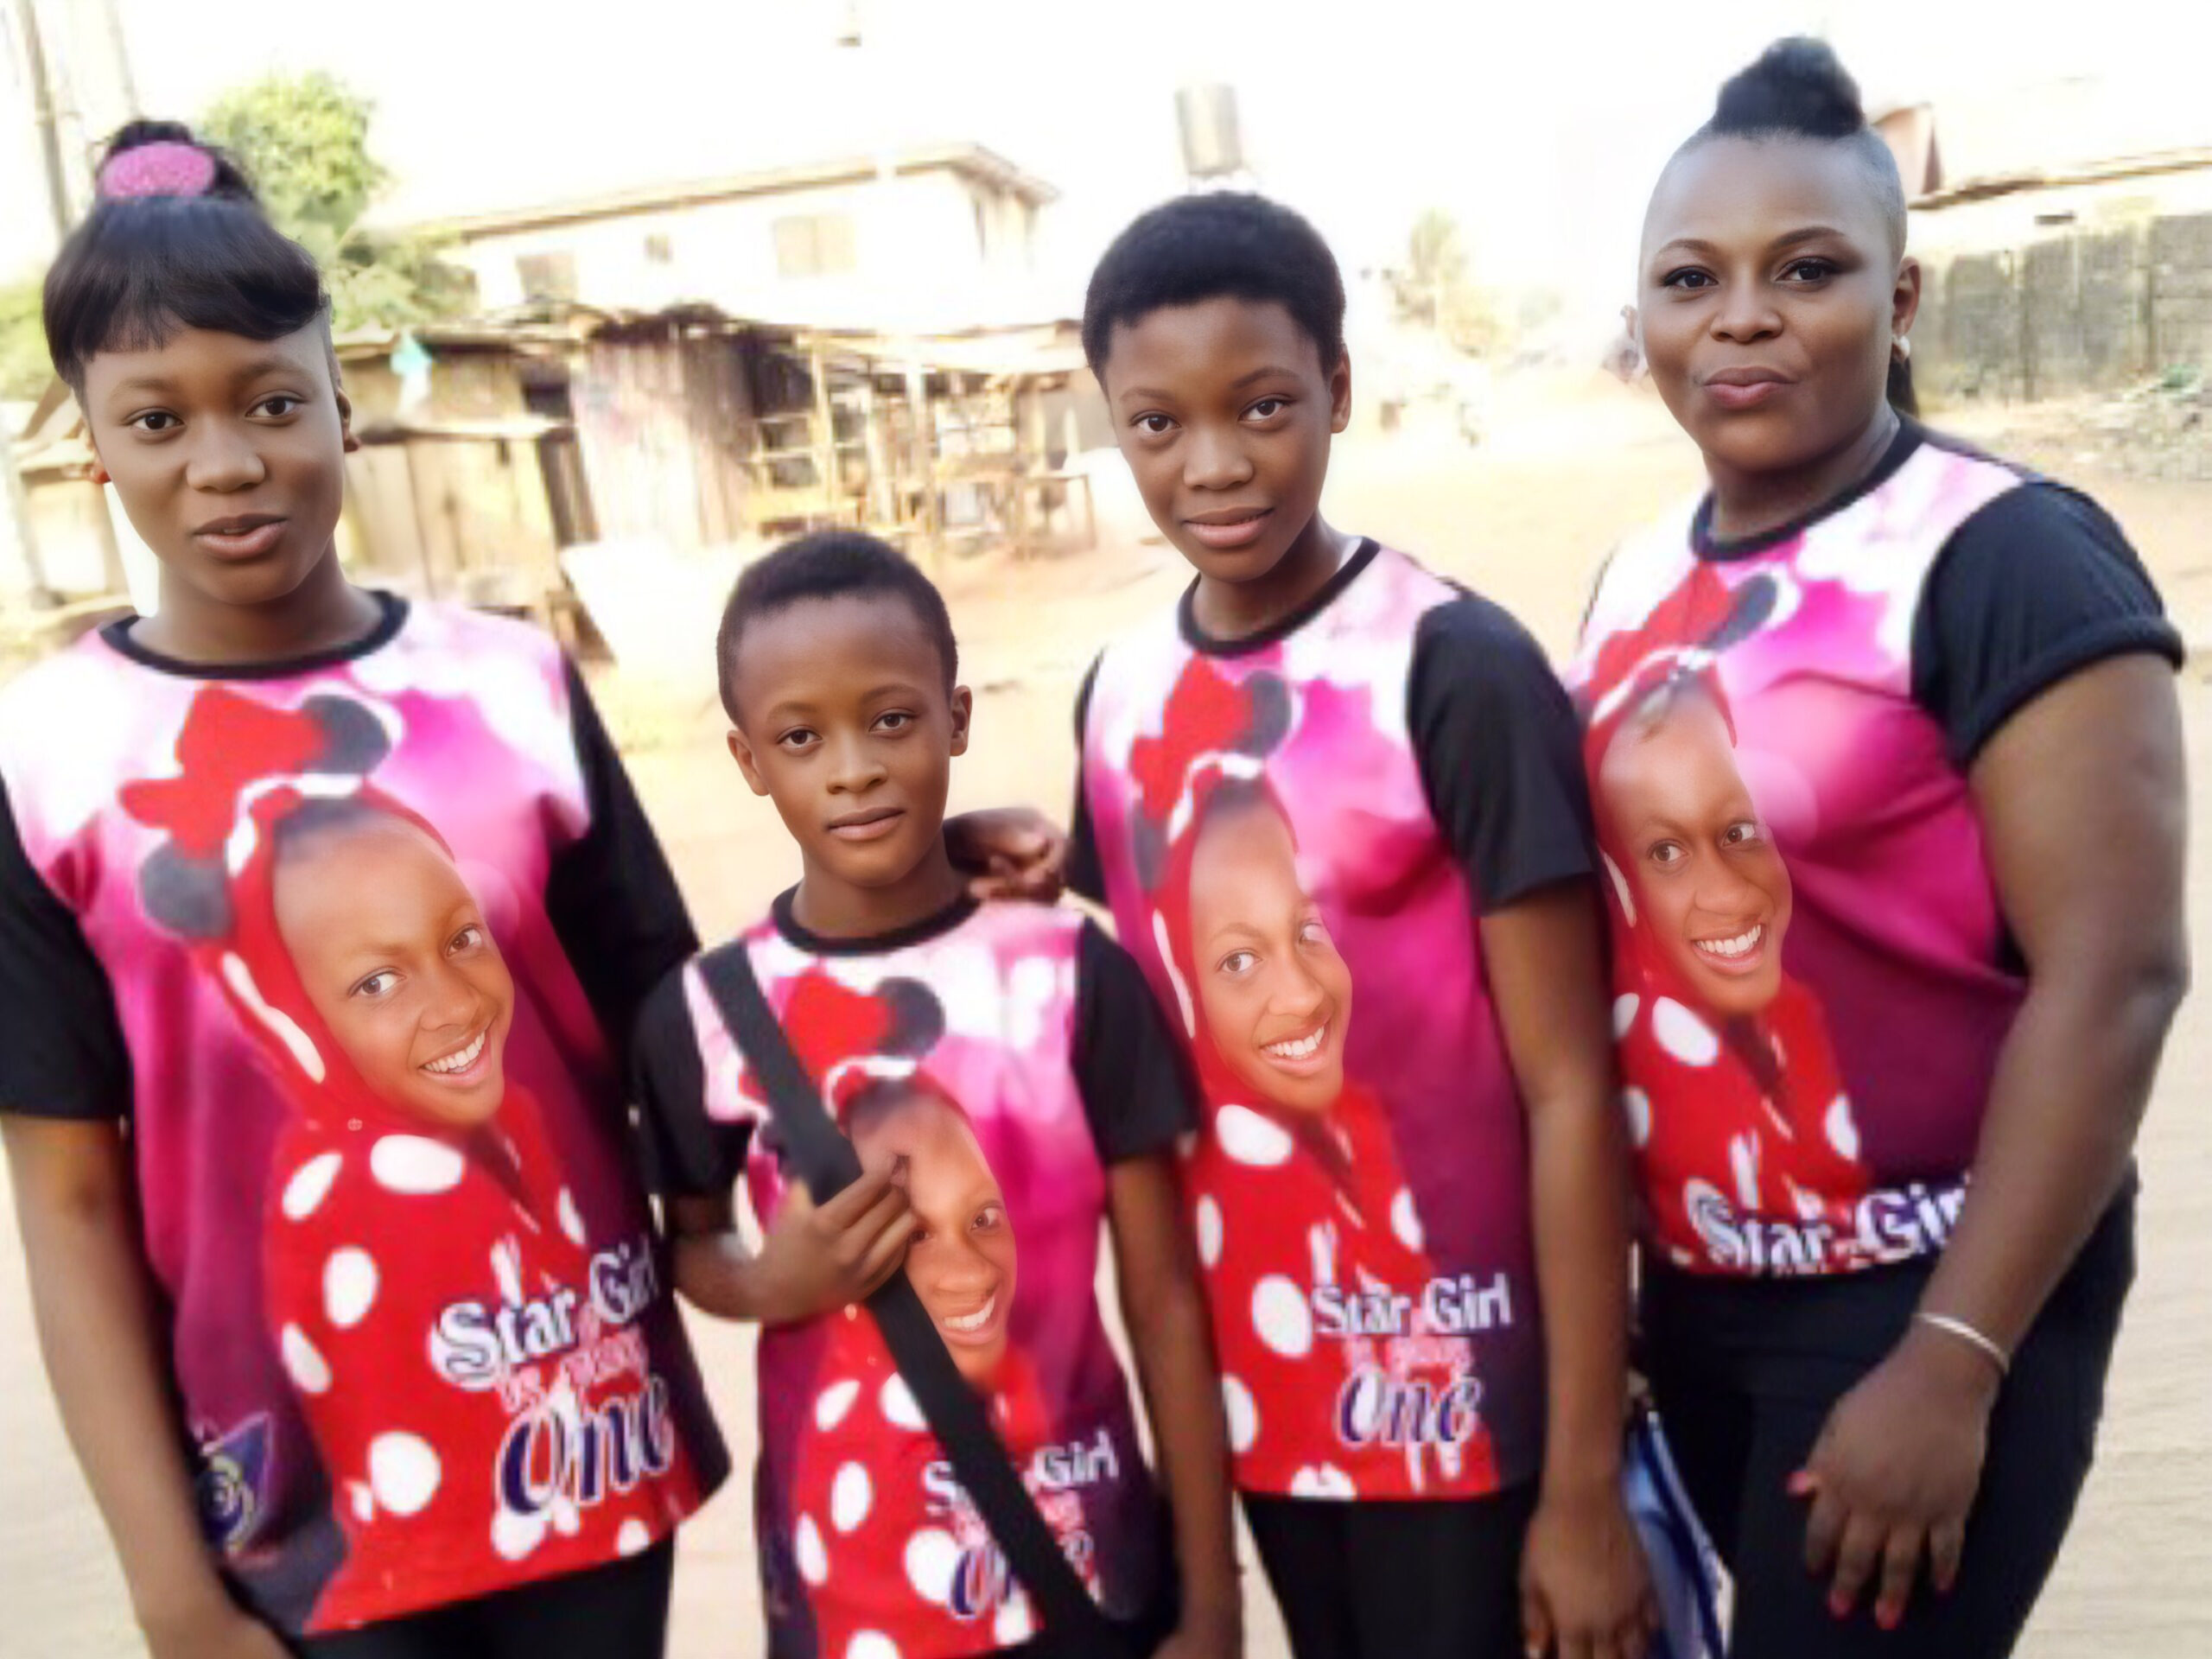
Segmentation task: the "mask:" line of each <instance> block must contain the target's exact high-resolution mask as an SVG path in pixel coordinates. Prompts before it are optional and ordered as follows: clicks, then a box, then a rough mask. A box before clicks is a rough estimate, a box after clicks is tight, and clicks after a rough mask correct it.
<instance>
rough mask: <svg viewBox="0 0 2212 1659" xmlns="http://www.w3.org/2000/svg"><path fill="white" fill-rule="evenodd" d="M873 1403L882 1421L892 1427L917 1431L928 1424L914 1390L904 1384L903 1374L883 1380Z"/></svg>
mask: <svg viewBox="0 0 2212 1659" xmlns="http://www.w3.org/2000/svg"><path fill="white" fill-rule="evenodd" d="M875 1403H876V1405H877V1406H878V1407H879V1408H880V1409H881V1410H882V1412H883V1417H884V1421H886V1422H887V1423H889V1424H890V1425H891V1426H892V1427H893V1428H904V1429H908V1430H912V1431H913V1432H916V1433H918V1432H920V1431H921V1430H923V1429H925V1428H927V1427H929V1426H930V1425H929V1419H927V1418H926V1417H925V1416H923V1415H922V1408H921V1404H920V1402H918V1401H917V1400H916V1399H915V1398H914V1391H913V1390H912V1389H910V1388H908V1387H907V1386H906V1378H905V1377H903V1376H893V1377H892V1378H891V1379H890V1380H889V1381H888V1382H887V1383H884V1385H883V1389H882V1391H881V1392H880V1393H879V1394H878V1395H876V1396H875Z"/></svg>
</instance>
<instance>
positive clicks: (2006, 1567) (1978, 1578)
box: [1643, 1181, 2135, 1659]
mask: <svg viewBox="0 0 2212 1659" xmlns="http://www.w3.org/2000/svg"><path fill="white" fill-rule="evenodd" d="M1934 1267H1935V1264H1934V1262H1932V1261H1929V1262H1911V1263H1907V1264H1904V1265H1901V1266H1897V1267H1891V1268H1874V1269H1871V1270H1869V1271H1867V1272H1864V1273H1859V1274H1845V1275H1841V1276H1839V1277H1836V1278H1832V1279H1826V1280H1821V1281H1810V1280H1791V1281H1774V1280H1761V1281H1741V1280H1722V1279H1717V1278H1712V1277H1708V1276H1702V1275H1696V1274H1683V1273H1679V1272H1675V1271H1671V1270H1668V1269H1664V1268H1661V1269H1656V1270H1654V1271H1653V1272H1652V1273H1651V1274H1650V1275H1649V1280H1648V1281H1647V1283H1646V1285H1645V1287H1644V1295H1643V1338H1644V1342H1645V1345H1646V1353H1645V1367H1646V1370H1647V1372H1648V1374H1649V1376H1650V1379H1651V1386H1652V1391H1653V1393H1654V1394H1655V1395H1656V1397H1657V1402H1658V1407H1659V1419H1660V1421H1661V1423H1662V1426H1663V1427H1665V1429H1666V1432H1667V1439H1668V1442H1669V1445H1670V1446H1671V1447H1672V1448H1673V1451H1674V1454H1675V1462H1676V1464H1677V1465H1679V1467H1680V1468H1681V1475H1682V1483H1683V1484H1684V1485H1685V1486H1687V1487H1688V1489H1689V1493H1690V1498H1691V1501H1692V1502H1693V1503H1695V1504H1696V1506H1697V1510H1698V1513H1699V1515H1700V1517H1701V1518H1702V1519H1703V1520H1704V1522H1705V1524H1706V1527H1707V1529H1708V1530H1709V1531H1710V1532H1711V1533H1712V1535H1713V1543H1714V1545H1715V1546H1716V1547H1717V1548H1719V1551H1720V1554H1721V1558H1722V1559H1723V1560H1726V1562H1727V1563H1728V1566H1729V1568H1730V1571H1731V1573H1732V1576H1733V1578H1734V1580H1735V1592H1736V1594H1735V1617H1734V1619H1733V1624H1732V1634H1731V1638H1730V1643H1729V1652H1730V1653H1731V1655H1732V1656H1734V1659H1778V1656H1787V1659H2004V1656H2005V1655H2008V1654H2010V1653H2011V1652H2012V1648H2013V1644H2014V1643H2016V1642H2017V1641H2018V1639H2019V1635H2020V1631H2021V1629H2022V1627H2024V1625H2025V1624H2027V1621H2028V1615H2029V1613H2030V1612H2031V1611H2032V1610H2033V1609H2034V1606H2035V1603H2036V1598H2037V1596H2038V1595H2039V1594H2040V1593H2041V1592H2042V1590H2043V1586H2044V1580H2045V1579H2046V1578H2048V1577H2049V1576H2050V1569H2051V1567H2052V1564H2053V1563H2054V1562H2056V1560H2057V1559H2058V1550H2059V1546H2060V1545H2061V1544H2062V1543H2063V1542H2064V1541H2065V1537H2066V1529H2067V1527H2068V1525H2069V1522H2071V1521H2072V1519H2073V1516H2074V1503H2075V1499H2076V1498H2077V1497H2079V1496H2080V1495H2081V1491H2082V1481H2083V1480H2084V1479H2085V1478H2087V1477H2088V1472H2089V1461H2090V1456H2091V1452H2092V1451H2093V1448H2094V1442H2095V1438H2096V1428H2097V1419H2098V1417H2099V1415H2100V1414H2101V1413H2102V1411H2103V1408H2104V1388H2105V1374H2106V1372H2107V1370H2109V1369H2110V1367H2111V1364H2112V1350H2113V1339H2114V1338H2115V1337H2116V1336H2117V1335H2118V1333H2119V1329H2120V1306H2121V1304H2122V1303H2123V1302H2124V1301H2125V1300H2126V1296H2127V1288H2128V1285H2129V1283H2130V1282H2131V1281H2133V1278H2134V1274H2135V1204H2134V1193H2133V1182H2132V1181H2131V1183H2130V1186H2129V1190H2128V1191H2127V1192H2126V1193H2124V1194H2123V1195H2122V1196H2121V1198H2120V1199H2119V1200H2118V1201H2117V1202H2115V1203H2114V1204H2113V1207H2112V1209H2111V1210H2110V1211H2108V1212H2107V1214H2106V1215H2105V1217H2104V1218H2103V1220H2102V1221H2101V1222H2100V1223H2099V1224H2098V1225H2097V1229H2096V1231H2095V1232H2094V1234H2092V1235H2091V1236H2090V1239H2089V1242H2088V1243H2087V1244H2086V1245H2084V1246H2083V1247H2082V1254H2081V1255H2080V1256H2079V1257H2078V1258H2076V1260H2075V1263H2074V1266H2073V1267H2072V1268H2070V1269H2069V1271H2068V1273H2067V1275H2066V1277H2065V1279H2064V1280H2063V1281H2061V1283H2060V1285H2059V1287H2058V1289H2057V1290H2056V1292H2055V1293H2053V1294H2052V1296H2051V1298H2050V1301H2049V1302H2048V1303H2047V1304H2046V1305H2045V1306H2044V1311H2043V1313H2042V1315H2041V1316H2040V1317H2039V1318H2038V1319H2037V1321H2036V1323H2035V1325H2034V1326H2033V1327H2032V1328H2031V1330H2030V1331H2029V1332H2028V1335H2027V1338H2026V1339H2025V1340H2024V1342H2022V1343H2021V1344H2020V1349H2019V1351H2018V1353H2017V1354H2015V1355H2014V1356H2013V1357H2012V1373H2011V1375H2010V1376H2008V1377H2007V1378H2006V1379H2005V1386H2004V1388H2003V1389H2002V1390H2001V1391H2000V1392H1999V1395H1998V1397H1997V1405H1996V1408H1995V1409H1994V1410H1993V1412H1992V1414H1991V1416H1990V1421H1989V1452H1988V1458H1987V1460H1986V1463H1985V1464H1984V1465H1983V1470H1982V1478H1981V1488H1980V1491H1979V1492H1978V1493H1977V1494H1976V1495H1975V1498H1974V1510H1973V1513H1972V1514H1971V1515H1970V1516H1969V1517H1968V1519H1967V1541H1966V1554H1965V1557H1964V1559H1963V1561H1962V1563H1961V1570H1960V1573H1959V1579H1958V1582H1957V1584H1956V1585H1955V1586H1954V1587H1953V1589H1952V1590H1951V1592H1950V1593H1949V1594H1948V1595H1942V1596H1939V1595H1937V1594H1936V1593H1935V1592H1933V1591H1932V1590H1931V1589H1930V1588H1929V1586H1928V1583H1927V1580H1926V1579H1925V1577H1924V1576H1923V1579H1922V1580H1921V1582H1920V1584H1919V1585H1918V1586H1917V1587H1916V1589H1915V1590H1914V1592H1913V1597H1912V1600H1911V1602H1910V1604H1909V1605H1908V1606H1907V1608H1906V1611H1905V1618H1904V1624H1902V1625H1900V1626H1899V1627H1898V1628H1897V1630H1893V1631H1884V1630H1880V1629H1878V1627H1877V1626H1876V1625H1875V1623H1874V1618H1873V1613H1872V1594H1871V1593H1870V1594H1869V1595H1868V1596H1867V1597H1866V1599H1864V1600H1862V1601H1861V1603H1860V1605H1859V1609H1858V1611H1855V1612H1853V1614H1852V1616H1851V1617H1850V1618H1847V1619H1838V1618H1834V1617H1833V1616H1832V1615H1831V1614H1830V1613H1829V1612H1828V1611H1827V1581H1826V1580H1819V1579H1815V1578H1814V1577H1813V1576H1812V1574H1810V1573H1808V1572H1807V1571H1806V1570H1805V1565H1804V1559H1803V1549H1804V1541H1805V1516H1806V1506H1805V1504H1804V1503H1803V1502H1802V1500H1799V1499H1796V1498H1793V1497H1789V1495H1788V1493H1787V1491H1785V1490H1784V1487H1785V1483H1786V1482H1787V1481H1788V1480H1789V1476H1790V1474H1791V1472H1792V1471H1795V1470H1796V1469H1797V1468H1799V1467H1800V1466H1802V1464H1803V1463H1804V1460H1805V1459H1806V1458H1807V1457H1808V1455H1809V1454H1810V1453H1811V1451H1812V1448H1813V1442H1814V1441H1815V1440H1816V1439H1817V1438H1818V1437H1819V1434H1820V1432H1821V1426H1822V1425H1823V1424H1824V1423H1825V1422H1826V1421H1827V1415H1828V1412H1829V1409H1830V1408H1832V1407H1833V1406H1834V1404H1835V1402H1837V1401H1838V1400H1839V1399H1840V1398H1841V1397H1842V1395H1844V1394H1845V1393H1846V1392H1847V1391H1848V1390H1849V1389H1851V1387H1852V1386H1853V1384H1855V1383H1857V1382H1858V1381H1859V1379H1860V1378H1861V1377H1863V1376H1866V1373H1867V1372H1868V1371H1869V1370H1872V1368H1873V1367H1874V1366H1875V1365H1876V1364H1877V1363H1879V1361H1880V1360H1881V1359H1882V1357H1884V1356H1885V1354H1887V1353H1888V1352H1889V1351H1890V1350H1891V1347H1893V1346H1894V1345H1895V1344H1896V1343H1897V1339H1898V1338H1900V1337H1901V1336H1902V1335H1903V1334H1904V1330H1905V1328H1906V1325H1907V1323H1908V1322H1909V1321H1910V1319H1911V1317H1912V1311H1913V1309H1914V1307H1915V1306H1916V1305H1917V1304H1918V1301H1919V1299H1920V1294H1921V1291H1922V1289H1923V1287H1924V1286H1925V1285H1926V1284H1927V1282H1928V1277H1929V1274H1930V1273H1931V1272H1933V1271H1934Z"/></svg>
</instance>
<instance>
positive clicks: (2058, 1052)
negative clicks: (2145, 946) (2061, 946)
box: [1921, 935, 2189, 1354]
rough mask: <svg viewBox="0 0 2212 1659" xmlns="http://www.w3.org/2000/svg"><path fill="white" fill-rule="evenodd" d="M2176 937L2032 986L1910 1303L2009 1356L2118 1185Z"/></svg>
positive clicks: (2161, 1028) (2166, 993)
mask: <svg viewBox="0 0 2212 1659" xmlns="http://www.w3.org/2000/svg"><path fill="white" fill-rule="evenodd" d="M2188 977H2189V974H2188V966H2187V956H2186V947H2185V946H2184V945H2183V943H2182V942H2181V940H2180V938H2179V937H2178V935H2177V936H2176V937H2175V938H2173V939H2172V940H2171V941H2169V942H2167V944H2165V946H2164V948H2163V949H2152V950H2146V951H2145V952H2143V953H2142V954H2140V955H2138V956H2134V957H2132V958H2131V959H2129V960H2127V961H2126V962H2123V963H2116V964H2113V965H2112V966H2111V967H2109V968H2107V969H2106V970H2104V971H2102V972H2099V971H2097V970H2096V969H2094V966H2091V967H2089V968H2088V969H2077V970H2075V971H2073V972H2065V971H2057V972H2052V973H2048V974H2043V975H2038V976H2037V977H2036V978H2035V980H2034V981H2033V982H2031V988H2030V990H2029V993H2028V997H2027V1000H2026V1001H2025V1002H2024V1004H2023V1005H2022V1006H2021V1008H2020V1012H2019V1014H2018V1017H2017V1018H2016V1019H2015V1020H2014V1021H2013V1024H2012V1031H2011V1033H2009V1034H2008V1035H2007V1036H2006V1038H2005V1046H2004V1048H2003V1050H2002V1051H2001V1052H2000V1053H1999V1057H1998V1065H1997V1073H1996V1077H1995V1080H1994V1082H1993V1085H1992V1088H1991V1090H1990V1101H1989V1111H1988V1116H1986V1118H1985V1119H1984V1121H1983V1124H1982V1130H1981V1141H1980V1147H1979V1148H1978V1150H1977V1152H1976V1154H1975V1159H1974V1172H1973V1176H1972V1179H1971V1180H1970V1181H1969V1183H1968V1185H1967V1198H1966V1204H1965V1206H1964V1208H1963V1209H1962V1210H1961V1212H1960V1217H1959V1224H1958V1228H1957V1230H1956V1231H1955V1233H1954V1235H1953V1236H1952V1238H1951V1241H1950V1243H1948V1246H1946V1248H1945V1249H1944V1251H1943V1256H1942V1262H1941V1263H1940V1264H1939V1265H1938V1267H1937V1268H1936V1273H1935V1274H1934V1276H1933V1277H1932V1278H1931V1279H1930V1281H1929V1285H1928V1288H1927V1290H1926V1291H1925V1292H1924V1293H1923V1296H1922V1299H1921V1306H1923V1308H1926V1309H1928V1310H1929V1311H1930V1312H1933V1313H1942V1314H1945V1315H1947V1316H1948V1317H1950V1318H1953V1319H1963V1320H1965V1321H1966V1322H1967V1324H1969V1325H1973V1326H1974V1329H1975V1330H1977V1331H1979V1332H1981V1333H1982V1334H1983V1335H1984V1336H1986V1337H1987V1338H1990V1340H1992V1341H1993V1342H1994V1343H1996V1344H1998V1346H1999V1347H2000V1348H2002V1349H2003V1350H2004V1351H2005V1352H2006V1353H2008V1354H2009V1353H2011V1352H2012V1351H2013V1350H2014V1349H2015V1348H2016V1347H2018V1344H2019V1343H2020V1340H2021V1338H2023V1337H2024V1336H2025V1335H2026V1333H2027V1331H2028V1327H2029V1326H2030V1325H2032V1324H2034V1322H2035V1319H2036V1315H2037V1313H2040V1312H2041V1311H2042V1308H2043V1305H2044V1301H2045V1300H2048V1299H2049V1297H2050V1293H2051V1291H2052V1290H2053V1289H2054V1288H2056V1286H2057V1283H2058V1281H2059V1280H2060V1279H2061V1278H2062V1277H2063V1276H2064V1274H2065V1273H2066V1270H2067V1268H2069V1266H2070V1265H2071V1264H2072V1262H2073V1261H2074V1257H2075V1255H2076V1254H2077V1253H2078V1252H2079V1251H2080V1249H2081V1248H2082V1243H2083V1242H2084V1241H2085V1240H2086V1239H2087V1238H2088V1236H2089V1233H2090V1231H2091V1230H2092V1229H2093V1228H2094V1226H2095V1225H2096V1223H2097V1218H2098V1217H2100V1216H2101V1215H2102V1214H2103V1213H2104V1211H2105V1210H2106V1209H2107V1207H2108V1206H2109V1205H2111V1203H2112V1200H2113V1195H2114V1194H2115V1193H2116V1192H2118V1191H2119V1189H2120V1183H2121V1181H2122V1180H2123V1179H2125V1177H2126V1171H2127V1166H2128V1160H2129V1159H2130V1157H2131V1155H2132V1154H2133V1150H2134V1146H2135V1134H2136V1130H2137V1128H2138V1127H2139V1125H2140V1123H2141V1122H2142V1118H2143V1112H2144V1109H2145V1106H2146V1105H2147V1104H2148V1103H2149V1099H2150V1092H2151V1083H2152V1077H2153V1076H2154V1075H2155V1074H2156V1072H2157V1070H2158V1055H2159V1052H2160V1051H2161V1050H2162V1049H2163V1048H2164V1044H2165V1039H2166V1032H2167V1030H2168V1028H2169V1027H2171V1025H2172V1023H2173V1018H2174V1014H2175V1011H2176V1009H2177V1007H2179V1006H2180V1003H2181V999H2182V995H2183V991H2184V990H2185V988H2186V987H2187V984H2188Z"/></svg>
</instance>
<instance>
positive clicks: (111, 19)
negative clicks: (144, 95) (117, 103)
mask: <svg viewBox="0 0 2212 1659" xmlns="http://www.w3.org/2000/svg"><path fill="white" fill-rule="evenodd" d="M99 8H100V19H101V21H102V22H105V23H106V25H107V44H108V55H109V56H110V57H111V58H112V59H113V60H114V61H115V85H116V90H117V91H118V92H121V93H122V94H123V115H124V119H125V120H136V119H137V117H138V115H139V113H140V111H139V108H138V83H137V81H135V80H133V79H131V78H130V50H129V49H128V48H126V47H125V46H124V41H123V18H122V16H121V14H119V13H118V11H117V10H116V9H115V0H99Z"/></svg>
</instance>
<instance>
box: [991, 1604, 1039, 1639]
mask: <svg viewBox="0 0 2212 1659" xmlns="http://www.w3.org/2000/svg"><path fill="white" fill-rule="evenodd" d="M1036 1632H1037V1621H1036V1620H1035V1619H1033V1618H1031V1617H1030V1616H1029V1598H1028V1597H1027V1596H1025V1595H1023V1594H1022V1593H1021V1592H1020V1591H1019V1590H1017V1591H1015V1592H1013V1593H1012V1594H1011V1595H1009V1596H1008V1597H1007V1599H1005V1600H1004V1601H1002V1602H1001V1603H1000V1604H999V1610H998V1612H997V1613H996V1614H995V1615H994V1616H993V1618H992V1619H991V1640H992V1641H994V1642H995V1643H998V1644H999V1646H1001V1647H1002V1648H1012V1647H1018V1646H1020V1644H1021V1643H1024V1642H1027V1640H1028V1639H1029V1638H1030V1637H1032V1636H1033V1635H1035V1634H1036Z"/></svg>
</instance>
